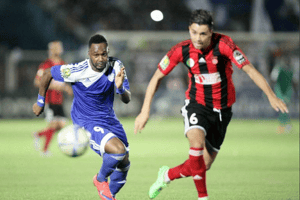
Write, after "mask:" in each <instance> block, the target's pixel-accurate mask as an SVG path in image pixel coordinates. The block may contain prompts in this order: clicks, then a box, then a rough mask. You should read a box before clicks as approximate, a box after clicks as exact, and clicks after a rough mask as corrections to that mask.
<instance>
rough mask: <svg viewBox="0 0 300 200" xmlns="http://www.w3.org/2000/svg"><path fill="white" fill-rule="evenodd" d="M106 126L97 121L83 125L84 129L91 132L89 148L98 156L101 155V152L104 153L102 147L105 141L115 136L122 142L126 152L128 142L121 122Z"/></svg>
mask: <svg viewBox="0 0 300 200" xmlns="http://www.w3.org/2000/svg"><path fill="white" fill-rule="evenodd" d="M107 126H108V124H106V125H105V124H102V123H97V122H90V123H87V124H86V125H85V126H84V129H85V130H87V131H89V132H90V133H91V137H90V147H91V149H93V150H94V151H95V152H96V153H97V154H99V155H100V156H103V154H104V153H105V150H104V147H105V145H106V143H107V142H108V141H109V140H110V139H112V138H114V137H117V138H118V139H120V140H121V141H122V142H123V144H124V146H125V148H126V150H127V152H129V144H128V141H127V136H126V133H125V131H124V129H123V126H122V124H121V123H118V124H114V125H110V126H109V127H107Z"/></svg>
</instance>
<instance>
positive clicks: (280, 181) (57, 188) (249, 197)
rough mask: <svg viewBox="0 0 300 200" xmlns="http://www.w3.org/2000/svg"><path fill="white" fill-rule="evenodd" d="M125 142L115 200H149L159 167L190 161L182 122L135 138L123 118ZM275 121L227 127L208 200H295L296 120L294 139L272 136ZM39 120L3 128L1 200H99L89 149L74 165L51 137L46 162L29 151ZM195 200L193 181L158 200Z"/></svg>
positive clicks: (154, 125)
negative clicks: (125, 166) (125, 165)
mask: <svg viewBox="0 0 300 200" xmlns="http://www.w3.org/2000/svg"><path fill="white" fill-rule="evenodd" d="M121 122H122V123H123V125H124V128H125V130H126V132H127V135H128V140H129V142H130V160H131V169H130V171H129V174H128V179H127V184H126V185H125V186H124V188H123V189H122V190H121V191H120V193H119V194H118V195H117V199H118V200H144V199H145V200H146V199H148V189H149V187H150V185H151V184H152V183H153V182H154V181H155V180H156V176H157V172H158V169H159V167H160V166H162V165H168V166H170V167H173V166H176V165H178V164H181V163H182V162H184V161H185V160H186V159H187V158H188V148H189V147H188V142H187V140H186V138H185V137H184V136H183V121H182V119H156V120H155V119H154V118H151V119H150V121H149V122H148V124H147V126H146V128H145V130H144V131H143V132H142V133H141V134H137V135H134V134H133V128H134V119H126V118H123V119H121ZM277 124H278V122H277V121H276V120H237V119H234V120H233V121H232V122H231V124H230V125H229V127H228V131H227V136H226V139H225V142H224V143H223V146H222V149H221V151H220V153H219V155H218V156H217V159H216V160H215V162H214V164H213V166H212V168H211V169H210V170H209V171H208V173H207V187H208V193H209V195H210V199H212V200H254V199H255V200H269V199H270V200H295V199H299V120H295V121H293V132H292V133H286V134H277V133H276V128H277ZM45 125H46V123H45V121H44V120H41V119H34V120H1V121H0V158H1V160H0V199H1V200H14V199H16V200H22V199H30V200H31V199H32V200H50V199H51V200H91V199H99V197H98V194H97V191H96V188H95V187H94V186H93V183H92V178H93V176H94V175H95V174H96V173H97V172H98V170H99V168H100V166H101V163H102V159H101V158H100V157H99V156H98V155H97V154H95V153H94V152H93V151H92V150H91V149H89V150H88V151H87V152H86V154H84V155H83V156H82V157H78V158H69V157H67V156H65V155H63V154H62V153H61V152H60V151H59V149H58V146H57V140H56V137H55V138H54V140H53V141H52V143H51V147H50V151H51V152H52V154H53V155H52V156H51V157H42V156H40V154H39V152H37V151H36V150H35V149H34V146H33V138H32V135H31V134H32V132H33V131H35V130H38V129H40V128H43V127H44V126H45ZM173 199H174V200H177V199H178V200H196V199H197V193H196V189H195V187H194V184H193V181H192V179H191V178H184V179H180V180H176V181H174V182H172V183H171V184H170V185H169V187H168V188H166V189H165V190H163V191H162V192H161V194H160V195H159V196H158V197H157V198H156V200H173Z"/></svg>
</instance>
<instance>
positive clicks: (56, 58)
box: [34, 41, 73, 155]
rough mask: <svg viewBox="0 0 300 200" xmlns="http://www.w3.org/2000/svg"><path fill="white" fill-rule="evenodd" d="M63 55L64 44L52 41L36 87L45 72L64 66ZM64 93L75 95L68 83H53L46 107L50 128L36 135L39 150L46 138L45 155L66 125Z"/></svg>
mask: <svg viewBox="0 0 300 200" xmlns="http://www.w3.org/2000/svg"><path fill="white" fill-rule="evenodd" d="M62 53H63V46H62V42H60V41H52V42H50V43H49V44H48V54H49V55H48V59H47V60H45V61H44V62H43V63H41V64H40V66H39V68H38V71H37V74H36V77H35V79H34V86H35V87H39V85H40V79H41V77H42V75H43V73H44V71H45V70H46V69H48V68H51V67H52V66H55V65H62V64H64V61H63V60H62V58H61V54H62ZM63 91H65V92H67V93H68V94H69V95H73V91H72V87H71V86H69V85H68V84H66V83H60V82H58V81H54V80H52V81H51V84H50V86H49V90H48V91H47V94H46V99H45V103H46V107H45V116H46V120H47V121H48V122H49V124H48V126H47V127H46V128H45V129H43V130H40V131H38V132H36V133H34V137H35V145H36V147H37V148H38V149H39V145H40V143H39V139H40V138H41V137H45V143H44V147H43V150H42V152H43V155H49V154H48V153H49V152H48V147H49V144H50V141H51V139H52V136H53V135H54V133H55V132H56V131H59V130H60V129H62V128H63V127H64V126H65V125H66V118H65V113H64V110H63Z"/></svg>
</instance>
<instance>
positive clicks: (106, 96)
mask: <svg viewBox="0 0 300 200" xmlns="http://www.w3.org/2000/svg"><path fill="white" fill-rule="evenodd" d="M108 53H109V48H108V43H107V40H106V39H105V38H104V37H103V36H102V35H99V34H97V35H94V36H92V37H91V38H90V40H89V52H88V55H89V59H86V60H84V61H82V62H79V63H76V64H67V65H56V66H54V67H52V68H50V69H47V70H45V72H44V74H43V76H42V77H41V81H40V86H39V94H38V99H37V102H36V103H35V104H34V105H33V112H34V114H35V115H36V116H39V115H40V114H41V113H42V112H43V109H44V102H45V94H46V91H47V89H48V86H49V83H50V81H51V80H52V79H54V80H57V81H61V82H71V84H72V88H73V92H74V99H73V104H72V109H71V117H72V121H73V123H74V124H76V125H79V126H81V127H84V129H86V130H87V131H89V132H90V133H91V138H90V146H91V148H92V149H93V150H94V151H95V152H96V153H97V154H99V155H100V156H102V158H103V163H102V166H101V168H100V171H99V173H98V174H96V175H95V176H94V178H93V182H94V185H95V186H96V187H97V190H98V193H99V196H100V198H101V199H103V200H108V199H111V200H113V199H115V195H116V194H117V193H118V192H119V190H120V189H121V188H122V187H123V186H124V184H125V183H126V177H127V173H128V170H129V167H130V161H129V148H128V147H129V145H128V141H127V137H126V133H125V131H124V129H123V126H122V124H121V123H120V121H119V120H118V118H117V117H116V115H115V112H114V110H113V101H114V90H116V93H117V94H119V95H120V98H121V100H122V101H123V102H124V103H129V101H130V99H131V93H130V91H129V82H128V79H127V76H126V73H125V68H124V66H123V64H122V62H121V61H120V60H118V59H116V58H113V57H109V56H108ZM114 88H116V89H114ZM108 177H110V182H109V183H108Z"/></svg>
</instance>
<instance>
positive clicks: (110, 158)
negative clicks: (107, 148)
mask: <svg viewBox="0 0 300 200" xmlns="http://www.w3.org/2000/svg"><path fill="white" fill-rule="evenodd" d="M125 155H126V153H121V154H108V153H104V155H103V163H102V167H101V169H100V171H99V173H98V176H97V180H98V181H100V182H103V181H105V182H107V177H109V176H110V175H111V174H112V173H113V171H114V170H115V169H116V167H117V165H118V164H119V163H120V162H121V161H122V160H123V159H124V157H125Z"/></svg>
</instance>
